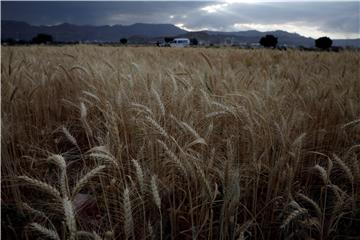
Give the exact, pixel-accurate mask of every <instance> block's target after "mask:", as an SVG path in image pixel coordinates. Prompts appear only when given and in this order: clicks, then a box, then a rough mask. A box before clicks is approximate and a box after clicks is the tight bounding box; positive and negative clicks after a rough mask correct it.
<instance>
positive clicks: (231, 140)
mask: <svg viewBox="0 0 360 240" xmlns="http://www.w3.org/2000/svg"><path fill="white" fill-rule="evenodd" d="M1 60H2V62H1V88H2V89H1V107H2V110H1V112H2V117H1V121H2V122H1V130H2V136H1V141H2V143H1V146H2V148H1V160H2V161H1V163H2V168H1V171H2V189H1V193H2V233H3V237H4V238H7V239H11V238H17V239H24V238H27V239H35V238H36V237H40V238H41V239H358V237H359V235H360V230H359V229H360V162H359V159H360V75H359V74H360V72H359V71H360V68H359V61H360V56H359V53H358V52H341V53H332V52H300V51H284V52H280V51H276V50H239V49H201V48H196V49H168V48H150V47H148V48H145V47H139V48H131V47H121V48H116V47H96V46H81V45H80V46H71V47H45V46H43V47H40V46H39V47H3V48H2V53H1Z"/></svg>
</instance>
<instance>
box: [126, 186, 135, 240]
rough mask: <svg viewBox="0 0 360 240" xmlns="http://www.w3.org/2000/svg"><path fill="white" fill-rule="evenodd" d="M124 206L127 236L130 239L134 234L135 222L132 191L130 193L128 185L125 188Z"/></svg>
mask: <svg viewBox="0 0 360 240" xmlns="http://www.w3.org/2000/svg"><path fill="white" fill-rule="evenodd" d="M123 208H124V216H125V224H124V230H125V235H126V238H127V239H129V238H130V236H133V232H134V229H133V228H134V222H133V217H132V209H131V202H130V193H129V189H128V187H125V189H124V194H123Z"/></svg>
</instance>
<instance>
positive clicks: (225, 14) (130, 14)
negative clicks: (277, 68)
mask: <svg viewBox="0 0 360 240" xmlns="http://www.w3.org/2000/svg"><path fill="white" fill-rule="evenodd" d="M216 4H223V3H220V2H204V1H201V2H4V1H2V2H1V6H2V19H7V20H20V21H26V22H29V23H32V24H37V25H40V24H43V25H51V24H57V23H61V22H70V23H73V24H90V25H106V24H110V25H113V24H125V25H128V24H132V23H137V22H147V23H173V24H180V23H181V24H184V26H185V27H187V28H190V29H203V28H207V29H213V30H220V31H232V30H234V28H233V25H234V24H236V23H241V24H287V23H294V22H295V23H299V24H303V25H304V26H310V27H311V26H316V27H317V28H318V29H319V30H321V31H323V32H329V33H334V32H336V33H338V34H343V35H344V36H345V35H346V34H353V35H354V34H359V14H360V13H359V4H360V3H359V2H296V3H294V2H283V3H280V2H278V3H257V4H245V3H232V4H228V6H227V7H224V8H223V9H221V10H220V11H218V12H213V13H208V12H206V11H203V10H201V9H202V8H204V7H206V6H211V5H216ZM171 15H172V16H173V18H170V16H171ZM184 15H186V17H184Z"/></svg>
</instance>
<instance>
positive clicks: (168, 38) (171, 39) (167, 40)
mask: <svg viewBox="0 0 360 240" xmlns="http://www.w3.org/2000/svg"><path fill="white" fill-rule="evenodd" d="M173 40H174V38H173V37H165V38H164V41H165V42H166V43H169V42H171V41H173Z"/></svg>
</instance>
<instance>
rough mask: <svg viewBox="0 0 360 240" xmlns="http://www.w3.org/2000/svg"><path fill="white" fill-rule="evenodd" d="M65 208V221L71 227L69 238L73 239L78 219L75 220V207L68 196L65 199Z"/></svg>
mask: <svg viewBox="0 0 360 240" xmlns="http://www.w3.org/2000/svg"><path fill="white" fill-rule="evenodd" d="M63 209H64V216H65V222H66V225H67V227H68V229H69V234H70V235H69V238H70V240H73V239H75V237H76V220H75V213H74V207H73V204H72V202H71V200H70V199H68V198H64V199H63Z"/></svg>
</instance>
